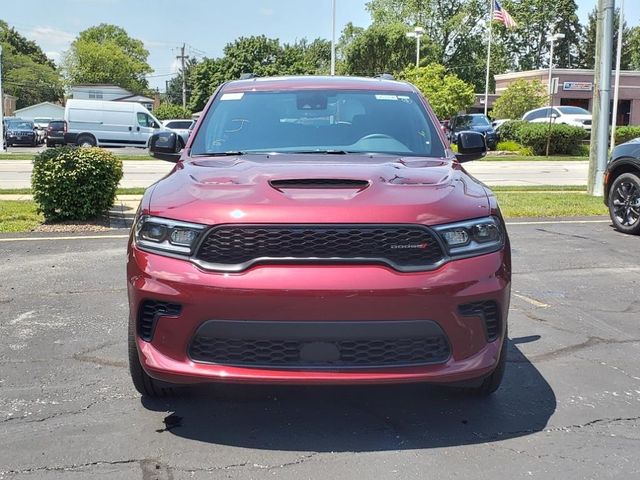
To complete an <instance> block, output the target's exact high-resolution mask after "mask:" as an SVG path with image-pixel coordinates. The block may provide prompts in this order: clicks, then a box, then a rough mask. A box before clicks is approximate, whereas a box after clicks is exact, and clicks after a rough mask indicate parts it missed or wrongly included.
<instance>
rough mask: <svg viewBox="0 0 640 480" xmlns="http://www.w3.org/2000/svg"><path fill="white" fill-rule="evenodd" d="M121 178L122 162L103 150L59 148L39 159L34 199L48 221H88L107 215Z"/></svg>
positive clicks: (34, 176)
mask: <svg viewBox="0 0 640 480" xmlns="http://www.w3.org/2000/svg"><path fill="white" fill-rule="evenodd" d="M121 178H122V161H121V160H119V159H118V158H116V157H115V155H114V154H113V153H111V152H109V151H108V150H104V149H102V148H71V147H60V148H53V149H47V150H45V151H44V152H42V153H41V154H39V155H38V156H36V158H35V160H34V165H33V173H32V175H31V187H32V189H33V199H34V200H35V202H36V203H37V204H38V210H39V211H40V212H42V214H43V215H44V217H45V220H47V221H59V220H88V219H91V218H95V217H97V216H99V215H101V214H104V213H106V212H107V211H108V210H109V208H110V207H111V205H113V202H114V200H115V196H116V189H117V187H118V183H119V182H120V179H121Z"/></svg>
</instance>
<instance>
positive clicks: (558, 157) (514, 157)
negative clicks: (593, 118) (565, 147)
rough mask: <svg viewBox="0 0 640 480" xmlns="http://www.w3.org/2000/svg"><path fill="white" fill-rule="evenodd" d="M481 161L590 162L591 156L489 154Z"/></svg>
mask: <svg viewBox="0 0 640 480" xmlns="http://www.w3.org/2000/svg"><path fill="white" fill-rule="evenodd" d="M478 161H479V162H588V161H589V157H575V156H564V155H550V156H548V157H545V156H544V155H543V156H531V157H525V156H522V155H491V154H488V155H487V156H486V157H484V158H483V159H482V160H478Z"/></svg>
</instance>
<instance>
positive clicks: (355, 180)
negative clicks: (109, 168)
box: [148, 154, 490, 225]
mask: <svg viewBox="0 0 640 480" xmlns="http://www.w3.org/2000/svg"><path fill="white" fill-rule="evenodd" d="M148 210H149V213H150V214H151V215H156V216H160V217H166V218H172V219H177V220H183V221H189V222H195V223H203V224H220V223H422V224H431V225H435V224H440V223H447V222H451V221H457V220H462V219H467V218H476V217H482V216H486V215H489V213H490V210H489V203H488V199H487V195H486V192H485V189H484V187H483V185H482V184H481V183H480V182H478V181H477V180H475V179H474V178H473V177H471V176H469V175H468V174H467V173H466V172H465V171H464V170H463V169H462V167H461V166H460V165H459V164H458V163H457V162H455V161H454V160H445V159H429V158H416V157H410V158H407V157H404V158H403V157H389V156H370V155H344V156H343V155H341V156H339V157H331V158H328V156H327V155H291V154H287V155H247V156H242V157H223V158H211V157H209V158H201V159H195V158H194V159H189V160H188V161H184V162H180V163H178V164H176V167H175V169H174V170H173V171H172V172H171V173H170V174H169V175H168V176H167V177H165V178H164V179H162V180H160V181H159V182H158V183H157V184H156V185H155V188H154V190H153V193H152V194H151V197H150V202H149V207H148Z"/></svg>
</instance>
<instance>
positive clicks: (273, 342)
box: [190, 335, 450, 368]
mask: <svg viewBox="0 0 640 480" xmlns="http://www.w3.org/2000/svg"><path fill="white" fill-rule="evenodd" d="M449 353H450V352H449V345H448V343H447V341H446V338H445V337H444V336H443V335H434V336H430V337H414V338H387V339H384V338H381V339H369V340H368V339H350V340H338V341H335V340H332V341H320V342H305V341H300V340H285V339H243V338H215V337H207V336H196V338H195V339H194V341H193V343H192V345H191V349H190V356H191V359H192V360H194V361H196V362H207V363H218V364H223V365H232V366H247V367H283V368H305V367H306V368H352V367H360V368H371V367H391V366H411V365H424V364H432V363H442V362H445V361H446V360H447V359H448V358H449Z"/></svg>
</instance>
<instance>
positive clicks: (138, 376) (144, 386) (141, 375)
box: [128, 322, 174, 398]
mask: <svg viewBox="0 0 640 480" xmlns="http://www.w3.org/2000/svg"><path fill="white" fill-rule="evenodd" d="M129 323H130V325H131V326H130V327H129V335H128V337H129V338H128V343H129V373H130V374H131V380H132V381H133V386H134V387H135V389H136V390H137V391H138V392H139V393H140V394H142V396H143V397H151V398H158V397H166V396H169V395H172V394H173V393H174V391H173V388H172V386H171V385H169V384H167V383H163V382H159V381H158V380H156V379H154V378H151V377H150V376H149V375H148V374H147V372H145V371H144V369H143V368H142V364H141V363H140V357H139V356H138V348H137V346H136V334H135V329H134V328H133V325H132V324H131V322H129Z"/></svg>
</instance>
